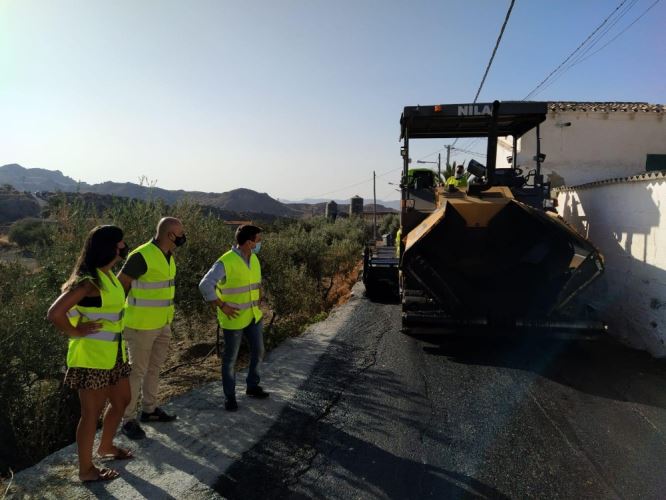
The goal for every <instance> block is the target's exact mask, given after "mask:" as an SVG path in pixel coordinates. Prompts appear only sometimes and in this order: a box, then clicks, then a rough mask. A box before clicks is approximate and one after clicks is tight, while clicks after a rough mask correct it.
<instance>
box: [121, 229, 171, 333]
mask: <svg viewBox="0 0 666 500" xmlns="http://www.w3.org/2000/svg"><path fill="white" fill-rule="evenodd" d="M135 253H140V254H141V256H142V257H143V259H144V260H145V262H146V272H145V273H144V274H143V275H141V276H139V278H138V279H136V280H133V281H132V286H131V288H130V290H129V293H128V294H127V306H126V309H125V326H127V327H128V328H133V329H134V330H157V329H160V328H162V327H164V326H166V325H168V324H170V323H171V322H172V321H173V315H174V297H175V294H176V288H175V277H176V262H175V260H174V258H173V256H170V257H169V259H168V260H167V258H166V257H165V255H164V253H163V252H162V250H160V248H159V247H158V246H157V245H156V244H155V243H153V242H152V241H149V242H147V243H144V244H143V245H141V246H140V247H139V248H137V249H136V250H134V251H133V252H132V253H130V257H131V256H132V255H133V254H135ZM130 257H128V258H130Z"/></svg>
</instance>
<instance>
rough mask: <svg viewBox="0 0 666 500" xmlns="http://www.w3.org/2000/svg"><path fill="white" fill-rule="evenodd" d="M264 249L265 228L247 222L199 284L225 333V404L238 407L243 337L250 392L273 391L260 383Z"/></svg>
mask: <svg viewBox="0 0 666 500" xmlns="http://www.w3.org/2000/svg"><path fill="white" fill-rule="evenodd" d="M260 248H261V229H260V228H258V227H257V226H253V225H250V224H245V225H242V226H240V227H238V229H236V245H234V246H233V247H232V248H231V250H229V251H228V252H226V253H225V254H223V255H222V256H221V257H220V258H219V259H218V260H217V261H216V262H215V264H213V266H212V267H211V268H210V270H209V271H208V272H207V273H206V275H205V276H204V277H203V278H202V280H201V282H200V283H199V290H200V291H201V294H202V295H203V297H204V299H206V301H207V302H209V303H210V304H211V306H212V307H213V309H214V310H215V311H216V313H217V320H218V322H219V325H220V328H221V329H222V332H223V333H224V356H223V359H222V386H223V389H224V397H225V402H224V407H225V408H226V409H227V410H228V411H235V410H237V409H238V403H237V401H236V373H235V366H236V359H237V357H238V350H239V348H240V344H241V340H242V338H243V336H245V337H246V339H247V341H248V344H249V346H250V366H249V368H248V374H247V379H246V383H247V390H246V392H245V393H246V394H247V395H248V396H250V397H254V398H259V399H264V398H267V397H268V395H269V393H268V392H266V391H264V389H263V388H262V387H261V386H260V385H259V382H260V380H261V375H260V371H259V366H260V363H261V360H262V359H263V356H264V337H263V332H262V324H261V318H262V313H261V309H259V300H260V296H261V292H260V287H261V265H260V264H259V258H258V257H257V253H259V250H260Z"/></svg>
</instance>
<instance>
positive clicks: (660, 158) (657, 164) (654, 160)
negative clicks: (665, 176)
mask: <svg viewBox="0 0 666 500" xmlns="http://www.w3.org/2000/svg"><path fill="white" fill-rule="evenodd" d="M645 170H646V171H648V172H654V171H655V170H666V155H647V158H646V160H645Z"/></svg>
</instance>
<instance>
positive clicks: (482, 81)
mask: <svg viewBox="0 0 666 500" xmlns="http://www.w3.org/2000/svg"><path fill="white" fill-rule="evenodd" d="M515 3H516V0H511V4H509V9H508V10H507V11H506V16H505V17H504V22H503V23H502V28H501V29H500V32H499V35H498V36H497V40H496V41H495V47H494V48H493V53H492V54H491V56H490V60H489V61H488V64H487V65H486V70H485V71H484V73H483V78H481V83H480V84H479V88H478V89H477V90H476V95H475V96H474V100H473V101H472V103H473V104H476V101H477V99H478V98H479V94H481V89H482V88H483V84H484V83H486V77H487V76H488V72H489V71H490V66H491V65H492V64H493V60H494V59H495V54H496V53H497V48H498V47H499V44H500V41H501V40H502V35H504V30H505V28H506V25H507V23H508V22H509V17H511V11H512V10H513V5H514V4H515ZM458 139H460V138H459V137H456V139H455V140H454V141H453V143H452V144H451V145H452V146H455V145H456V144H457V143H458Z"/></svg>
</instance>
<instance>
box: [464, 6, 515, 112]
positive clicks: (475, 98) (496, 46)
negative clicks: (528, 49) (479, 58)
mask: <svg viewBox="0 0 666 500" xmlns="http://www.w3.org/2000/svg"><path fill="white" fill-rule="evenodd" d="M514 3H516V0H511V5H509V10H507V12H506V17H505V18H504V23H502V29H500V32H499V36H498V37H497V41H496V42H495V48H494V49H493V53H492V55H491V56H490V60H489V61H488V65H487V66H486V71H485V72H484V73H483V78H482V79H481V83H480V84H479V88H478V90H477V91H476V95H475V96H474V101H473V102H474V103H476V100H477V99H478V98H479V94H480V93H481V89H482V88H483V84H484V83H485V82H486V77H487V76H488V72H489V71H490V66H491V65H492V63H493V59H495V54H496V53H497V48H498V47H499V44H500V41H501V40H502V35H503V34H504V29H505V28H506V24H507V23H508V22H509V17H510V16H511V11H512V10H513V4H514Z"/></svg>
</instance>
